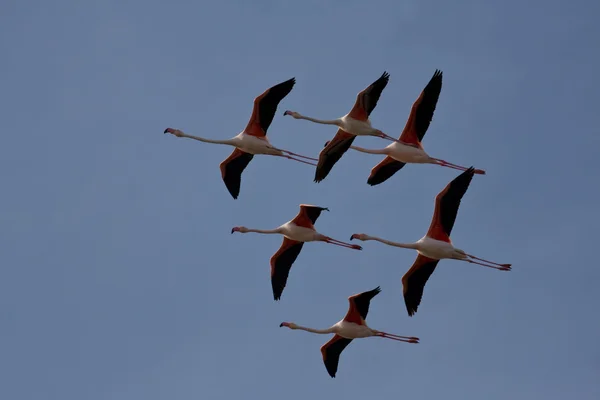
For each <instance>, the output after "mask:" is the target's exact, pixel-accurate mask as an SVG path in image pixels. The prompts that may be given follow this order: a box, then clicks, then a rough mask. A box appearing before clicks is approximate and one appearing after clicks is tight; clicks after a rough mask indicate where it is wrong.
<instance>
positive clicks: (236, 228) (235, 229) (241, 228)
mask: <svg viewBox="0 0 600 400" xmlns="http://www.w3.org/2000/svg"><path fill="white" fill-rule="evenodd" d="M233 232H239V233H246V232H248V228H246V227H245V226H234V227H233V228H232V229H231V233H233Z"/></svg>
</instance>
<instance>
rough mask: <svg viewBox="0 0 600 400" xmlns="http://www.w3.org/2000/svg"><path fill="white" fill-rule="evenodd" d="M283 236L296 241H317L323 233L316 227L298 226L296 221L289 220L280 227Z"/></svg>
mask: <svg viewBox="0 0 600 400" xmlns="http://www.w3.org/2000/svg"><path fill="white" fill-rule="evenodd" d="M278 229H279V230H280V232H281V234H282V235H283V236H285V237H286V238H288V239H290V240H294V241H296V242H315V241H318V240H319V237H320V236H321V234H320V233H319V232H317V231H316V230H315V229H314V228H308V227H305V226H298V225H296V224H295V223H294V221H293V220H292V221H288V222H286V223H285V224H283V225H281V226H280V227H279V228H278Z"/></svg>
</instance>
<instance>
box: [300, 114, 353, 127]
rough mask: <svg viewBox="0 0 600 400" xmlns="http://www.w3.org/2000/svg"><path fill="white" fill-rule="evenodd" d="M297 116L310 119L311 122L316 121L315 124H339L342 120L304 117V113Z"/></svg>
mask: <svg viewBox="0 0 600 400" xmlns="http://www.w3.org/2000/svg"><path fill="white" fill-rule="evenodd" d="M298 118H300V119H305V120H307V121H311V122H316V123H317V124H324V125H337V126H340V124H341V123H342V121H341V120H340V119H317V118H311V117H305V116H304V115H301V116H299V117H298Z"/></svg>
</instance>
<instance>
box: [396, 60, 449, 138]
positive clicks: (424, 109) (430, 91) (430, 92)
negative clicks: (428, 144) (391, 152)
mask: <svg viewBox="0 0 600 400" xmlns="http://www.w3.org/2000/svg"><path fill="white" fill-rule="evenodd" d="M441 91H442V71H440V70H437V69H436V70H435V73H434V74H433V77H431V80H430V81H429V83H428V84H427V86H425V89H423V91H422V92H421V95H420V96H419V98H418V99H417V100H416V101H415V102H414V104H413V106H412V108H411V110H410V116H409V117H408V121H406V125H405V126H404V130H403V131H402V134H401V135H400V141H402V142H404V143H410V144H415V145H417V146H421V140H423V137H424V136H425V133H426V132H427V129H428V128H429V124H430V123H431V120H432V119H433V113H434V111H435V107H436V105H437V102H438V99H439V97H440V92H441Z"/></svg>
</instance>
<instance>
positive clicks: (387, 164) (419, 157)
mask: <svg viewBox="0 0 600 400" xmlns="http://www.w3.org/2000/svg"><path fill="white" fill-rule="evenodd" d="M441 91H442V71H440V70H435V73H434V74H433V77H432V78H431V80H430V81H429V83H428V84H427V86H425V89H423V91H422V92H421V94H420V96H419V98H418V99H417V100H416V101H415V102H414V104H413V106H412V109H411V111H410V116H409V117H408V121H407V122H406V125H405V126H404V130H403V131H402V134H401V135H400V138H399V141H397V142H393V143H390V144H389V145H388V146H387V147H385V148H383V149H365V148H362V147H357V146H350V148H351V149H353V150H356V151H360V152H362V153H369V154H384V155H386V156H387V157H385V158H384V159H383V161H381V162H380V163H379V164H377V165H376V166H375V167H373V169H372V170H371V175H370V176H369V179H367V183H368V184H369V185H371V186H374V185H379V184H380V183H383V182H385V181H386V180H388V179H389V178H390V177H391V176H392V175H394V174H395V173H396V172H398V171H399V170H400V169H401V168H402V167H404V165H406V164H435V165H440V166H442V167H448V168H453V169H458V170H461V171H465V170H466V168H465V167H461V166H460V165H456V164H452V163H450V162H448V161H444V160H440V159H439V158H433V157H430V156H429V155H428V154H427V153H426V152H425V150H424V149H423V145H422V144H421V141H422V140H423V137H424V136H425V133H426V132H427V129H428V128H429V124H430V123H431V120H432V118H433V112H434V111H435V107H436V105H437V102H438V98H439V97H440V92H441ZM475 173H476V174H485V171H482V170H480V169H476V170H475Z"/></svg>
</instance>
